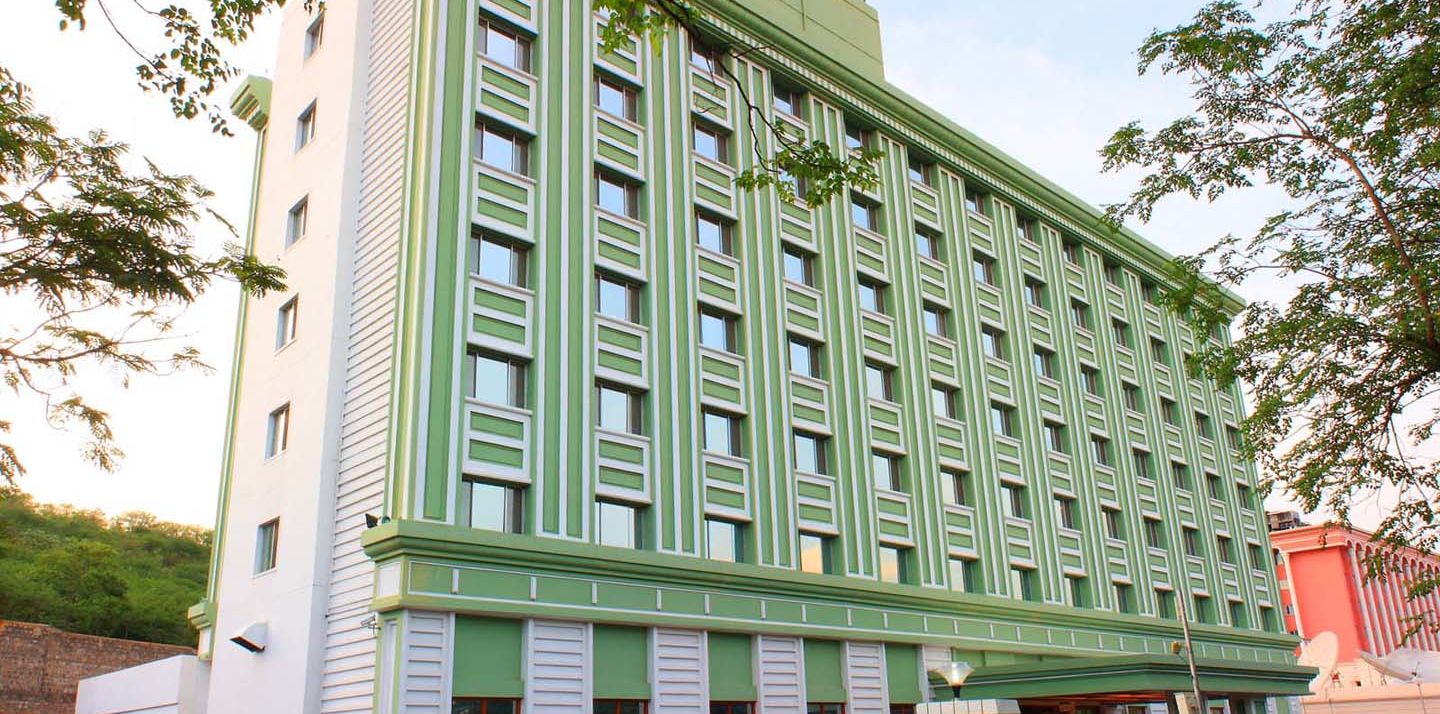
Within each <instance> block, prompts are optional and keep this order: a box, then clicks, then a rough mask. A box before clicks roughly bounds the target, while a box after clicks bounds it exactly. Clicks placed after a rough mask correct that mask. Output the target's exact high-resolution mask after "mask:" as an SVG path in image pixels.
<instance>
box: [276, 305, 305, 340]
mask: <svg viewBox="0 0 1440 714" xmlns="http://www.w3.org/2000/svg"><path fill="white" fill-rule="evenodd" d="M299 319H300V296H298V295H297V296H295V297H292V298H290V299H289V300H286V301H285V304H284V305H281V306H280V310H279V311H278V312H276V313H275V349H277V350H278V349H280V348H281V347H284V346H285V345H288V344H290V343H291V342H294V341H295V328H296V325H297V324H298V323H299Z"/></svg>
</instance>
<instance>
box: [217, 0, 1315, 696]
mask: <svg viewBox="0 0 1440 714" xmlns="http://www.w3.org/2000/svg"><path fill="white" fill-rule="evenodd" d="M695 5H696V9H697V11H698V13H699V15H698V22H699V24H700V26H701V27H702V28H703V32H702V33H701V34H700V35H699V36H695V37H692V36H688V34H687V33H686V32H684V31H681V30H678V29H677V30H672V31H671V32H669V33H668V34H666V35H665V36H664V37H663V38H662V39H661V40H660V41H659V42H658V44H657V45H656V47H655V48H654V50H653V51H652V48H651V47H650V44H649V43H648V42H645V43H639V42H637V43H636V44H635V45H634V46H633V47H632V48H630V50H629V51H621V52H618V53H613V54H604V55H602V54H601V53H599V52H598V51H597V28H598V27H599V26H600V24H601V23H603V22H604V21H605V20H604V19H603V18H602V17H600V16H597V15H596V14H595V13H594V12H593V11H592V9H591V6H590V2H589V1H588V0H359V1H357V2H354V3H337V2H333V1H332V2H330V3H328V5H327V7H326V9H325V11H324V12H325V14H324V16H322V17H319V18H315V17H312V16H308V15H306V14H305V12H304V11H303V9H301V8H298V7H296V8H291V9H289V10H287V18H286V21H285V25H284V30H283V33H282V50H281V59H280V62H279V64H278V66H277V69H276V73H277V79H276V81H275V82H274V84H273V85H271V84H270V83H268V82H264V81H260V80H252V81H251V82H250V83H248V84H247V85H246V87H244V88H243V89H242V91H241V92H240V94H238V95H237V97H236V101H235V108H236V112H237V114H239V115H240V116H241V117H242V118H244V119H245V120H247V121H248V122H249V123H250V124H251V125H252V126H254V127H255V128H256V129H257V130H258V132H259V135H260V147H261V150H260V153H261V158H260V160H259V162H258V168H257V183H256V208H255V221H254V228H253V231H252V232H253V248H254V250H255V252H256V253H257V254H259V255H260V256H261V257H263V258H266V259H269V260H274V261H276V262H278V263H279V264H280V265H281V266H283V267H285V268H286V269H287V270H289V271H290V276H291V285H290V291H289V292H287V293H286V294H284V295H271V296H266V297H263V298H254V299H250V300H247V302H246V304H245V305H244V307H243V312H242V318H241V324H240V332H239V335H240V341H241V345H242V346H241V349H240V358H241V359H240V361H239V362H238V364H239V367H238V368H237V372H236V381H235V398H234V407H233V411H232V418H231V433H230V438H229V453H228V456H227V461H226V476H225V479H226V480H225V485H224V488H223V495H222V507H221V517H220V523H219V530H218V533H219V538H220V540H219V543H218V545H217V548H216V560H215V570H214V574H213V578H212V586H211V591H210V595H209V598H208V599H207V600H206V601H205V602H202V603H201V604H200V605H197V606H196V607H195V608H194V610H193V611H192V619H193V620H194V621H195V623H196V624H197V626H198V627H200V628H201V633H202V638H201V639H202V641H201V653H202V656H203V658H204V659H206V660H207V661H209V662H210V667H212V668H213V669H212V672H211V674H210V681H209V693H210V694H209V706H210V708H211V709H212V710H216V711H220V710H223V711H230V710H232V709H233V710H236V711H238V710H240V709H242V708H243V709H245V710H247V711H251V710H254V707H255V706H257V705H258V706H259V707H260V709H261V710H273V711H302V710H303V711H307V712H310V711H315V712H319V711H324V712H331V711H362V710H371V709H373V710H375V711H379V712H442V711H453V712H455V713H456V714H461V713H462V712H463V713H466V714H470V713H478V714H514V713H515V712H519V711H524V712H526V713H527V714H529V713H532V712H533V713H534V714H589V713H590V712H594V713H595V714H602V713H603V714H633V713H637V712H644V711H647V710H653V711H654V712H656V714H672V713H674V714H680V713H681V712H685V713H696V714H699V713H702V712H704V711H706V709H707V708H708V709H709V711H710V712H712V714H751V713H752V712H759V713H760V714H806V712H808V713H809V714H841V713H842V712H843V713H845V714H882V713H884V712H887V711H888V712H890V713H892V714H901V713H906V712H911V711H912V710H913V709H914V708H915V707H917V706H919V707H921V709H922V710H923V709H924V708H925V707H933V706H937V705H936V704H934V703H935V702H945V704H944V707H947V709H946V711H949V710H950V709H949V708H951V707H954V708H956V710H959V709H960V708H966V707H968V709H967V710H969V711H981V710H982V709H983V710H984V711H1018V710H1019V709H1017V707H1018V708H1023V709H1024V711H1027V712H1028V711H1056V712H1060V711H1076V710H1077V709H1076V708H1077V707H1079V709H1078V711H1102V708H1104V707H1116V706H1121V705H1126V706H1130V705H1141V709H1142V710H1144V709H1145V707H1144V705H1145V704H1147V703H1152V704H1153V705H1154V706H1158V707H1159V710H1160V711H1163V710H1164V708H1165V704H1163V702H1165V701H1166V700H1167V698H1168V699H1169V701H1170V705H1171V706H1174V699H1173V697H1172V696H1171V695H1172V694H1173V693H1174V692H1177V691H1188V690H1189V689H1190V688H1191V680H1190V677H1189V673H1188V671H1187V669H1186V666H1185V659H1184V658H1183V657H1181V656H1177V655H1174V654H1172V646H1173V645H1174V643H1176V642H1179V641H1182V640H1183V636H1182V630H1181V626H1180V621H1179V619H1178V618H1177V614H1180V613H1185V614H1188V615H1189V616H1190V620H1191V621H1192V622H1193V625H1192V629H1193V634H1194V647H1193V649H1194V654H1195V655H1197V656H1198V662H1199V669H1198V674H1199V683H1200V686H1201V688H1202V689H1204V690H1205V691H1206V692H1207V693H1208V694H1209V695H1210V696H1211V697H1212V700H1211V701H1212V704H1213V705H1214V706H1215V707H1217V708H1219V709H1224V710H1228V711H1231V712H1239V711H1242V710H1243V711H1245V712H1260V711H1265V710H1266V709H1265V706H1266V697H1267V696H1268V695H1280V694H1289V693H1296V692H1301V691H1304V690H1305V682H1306V679H1307V678H1308V675H1307V670H1305V669H1303V668H1298V667H1296V666H1294V665H1293V658H1292V649H1293V648H1294V646H1295V644H1296V641H1295V640H1294V639H1293V638H1291V637H1289V636H1287V635H1285V634H1283V633H1282V631H1281V626H1280V619H1281V618H1280V617H1279V613H1277V611H1276V609H1275V608H1276V606H1277V603H1278V593H1277V590H1276V582H1275V577H1274V573H1273V567H1272V564H1271V562H1270V559H1269V557H1268V554H1269V552H1270V548H1269V545H1268V542H1267V540H1266V534H1265V528H1264V522H1263V517H1264V514H1263V512H1262V510H1261V507H1260V502H1259V499H1258V497H1257V494H1256V492H1255V490H1254V484H1255V479H1256V476H1255V471H1254V468H1253V466H1252V465H1251V464H1249V463H1246V462H1244V461H1242V460H1240V459H1239V458H1238V457H1237V456H1236V451H1235V448H1234V446H1235V445H1234V439H1235V434H1236V431H1235V425H1236V424H1237V423H1238V422H1239V420H1240V419H1241V418H1242V413H1241V410H1242V402H1241V396H1240V394H1239V392H1238V391H1236V390H1233V389H1217V388H1216V387H1215V386H1214V385H1212V384H1209V383H1206V382H1203V381H1199V380H1196V379H1190V378H1187V376H1186V375H1185V373H1184V370H1183V367H1182V362H1183V360H1184V358H1185V356H1186V355H1187V354H1189V353H1191V352H1193V351H1195V350H1197V349H1199V348H1200V347H1201V346H1202V345H1203V343H1204V342H1205V341H1207V340H1223V339H1226V336H1225V335H1224V334H1215V335H1197V334H1194V333H1193V332H1192V331H1191V330H1190V328H1189V327H1188V326H1187V325H1186V324H1185V323H1184V322H1183V321H1182V320H1179V319H1177V318H1176V317H1175V316H1174V315H1172V314H1170V313H1169V312H1167V311H1166V309H1164V308H1162V307H1160V306H1158V305H1157V304H1156V302H1155V295H1156V292H1157V290H1159V289H1160V287H1161V286H1162V284H1163V282H1164V281H1165V279H1166V278H1165V265H1166V260H1167V258H1166V256H1165V255H1164V254H1162V253H1161V252H1160V251H1159V250H1157V249H1156V248H1155V247H1153V246H1152V245H1150V244H1149V243H1147V242H1145V241H1144V240H1142V239H1141V238H1139V237H1137V236H1135V235H1133V234H1131V233H1130V232H1128V231H1123V230H1114V229H1111V228H1109V227H1107V225H1106V224H1105V223H1104V222H1103V221H1102V220H1101V216H1100V215H1099V214H1098V213H1097V212H1096V210H1095V209H1093V208H1091V207H1089V206H1087V205H1085V204H1084V203H1082V202H1081V201H1079V200H1078V199H1076V198H1075V197H1074V196H1072V195H1070V194H1069V193H1066V192H1065V191H1063V190H1062V189H1060V188H1058V187H1057V186H1055V185H1053V184H1051V183H1049V182H1048V181H1046V180H1045V179H1043V178H1041V177H1039V176H1037V175H1035V174H1034V173H1033V172H1031V171H1030V170H1028V169H1026V168H1025V167H1023V166H1021V165H1020V164H1019V163H1017V162H1016V161H1015V160H1013V159H1011V158H1010V157H1008V156H1006V155H1004V154H1003V153H1001V152H999V151H998V150H996V149H995V148H994V147H991V146H989V145H988V144H986V143H984V142H983V141H981V140H980V139H978V138H976V137H975V136H973V135H971V134H969V133H968V132H966V131H965V130H963V129H961V128H959V127H957V126H956V125H954V124H953V123H951V122H949V121H948V120H946V119H945V118H944V117H942V116H941V115H939V114H938V113H937V112H935V111H933V110H931V109H929V108H927V107H925V106H924V105H922V104H920V103H919V102H917V101H916V100H914V99H912V98H910V97H908V96H907V95H905V94H904V93H903V92H901V91H900V90H898V89H896V88H895V87H893V86H892V85H890V84H888V83H887V82H886V81H885V78H884V72H883V68H882V62H881V52H880V41H879V27H878V20H877V18H876V13H875V11H874V10H873V9H872V8H870V7H869V6H868V5H866V4H865V3H863V2H861V1H860V0H695ZM715 48H730V49H731V50H732V51H726V52H716V51H715ZM735 48H747V49H745V51H743V52H736V51H733V50H734V49H735ZM716 62H722V63H725V67H726V69H727V70H728V72H721V71H719V68H718V67H717V66H716V65H715V63H716ZM997 71H1003V68H998V69H997ZM727 74H733V75H734V77H736V78H738V84H737V83H736V82H733V81H731V80H730V79H729V78H728V77H727ZM747 99H748V100H749V101H750V102H753V104H754V105H755V107H756V108H757V111H758V112H759V115H758V116H750V115H749V105H748V104H747ZM766 121H768V122H774V123H777V124H779V125H784V126H788V127H792V128H793V130H794V131H795V132H796V133H797V134H803V135H804V136H805V137H807V138H808V139H818V140H823V141H825V142H828V143H829V144H830V145H831V146H834V147H836V149H837V150H840V151H843V150H844V148H845V147H847V146H848V147H858V146H863V147H866V148H869V149H873V150H875V151H877V152H878V153H879V155H880V156H881V158H880V159H879V162H878V170H879V176H880V181H879V185H878V187H876V188H875V189H874V190H853V191H848V192H846V193H845V195H844V196H843V197H841V198H838V199H835V200H832V201H830V202H828V203H826V204H824V205H818V206H806V205H801V204H797V203H794V202H787V201H783V200H781V199H780V198H779V197H778V196H777V194H776V193H775V192H774V191H773V190H770V189H766V190H756V191H746V190H739V189H737V188H736V186H735V177H736V176H737V173H738V172H740V171H743V170H745V169H746V168H748V167H751V166H753V165H754V162H755V161H756V157H757V156H770V155H772V154H773V152H774V151H775V150H776V147H775V146H774V136H773V133H772V132H770V131H769V130H767V129H766V128H765V127H764V126H763V124H764V123H765V122H766ZM752 127H758V129H757V130H754V131H752ZM1227 307H1228V308H1229V309H1232V310H1233V309H1236V308H1238V307H1239V304H1238V302H1236V303H1235V304H1231V305H1228V306H1227ZM367 517H368V519H369V520H370V521H371V523H370V524H369V525H368V527H367V523H366V521H367ZM217 635H218V637H217ZM232 636H234V637H235V641H236V643H237V644H240V645H241V646H240V647H237V646H234V645H232V644H230V643H228V642H225V641H224V640H225V639H226V638H231V637H232ZM951 662H965V663H967V664H968V665H970V666H971V667H973V668H974V673H973V674H972V675H971V676H970V679H969V680H968V681H967V682H966V683H965V685H964V686H963V687H961V688H960V689H958V690H952V689H951V688H950V687H949V686H940V687H939V688H936V687H935V686H933V685H935V684H937V683H938V681H939V680H936V679H935V678H934V677H933V676H932V673H933V672H935V671H936V670H943V669H944V668H945V666H946V665H948V664H949V663H951ZM957 693H958V696H959V697H960V698H961V699H962V700H965V701H966V702H971V703H972V704H964V705H963V707H962V705H957V704H951V703H949V702H950V700H951V699H953V698H954V697H955V696H956V695H957ZM267 707H268V708H267ZM1103 710H1104V711H1114V709H1103Z"/></svg>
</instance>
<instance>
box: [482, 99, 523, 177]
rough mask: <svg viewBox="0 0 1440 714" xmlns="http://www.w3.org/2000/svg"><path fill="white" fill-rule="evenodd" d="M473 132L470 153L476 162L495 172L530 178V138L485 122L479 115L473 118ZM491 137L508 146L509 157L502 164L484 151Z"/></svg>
mask: <svg viewBox="0 0 1440 714" xmlns="http://www.w3.org/2000/svg"><path fill="white" fill-rule="evenodd" d="M474 131H475V134H474V137H473V138H472V141H471V152H472V154H473V155H474V158H475V160H476V161H479V162H480V163H482V164H484V165H485V166H486V167H488V168H490V169H493V170H495V171H502V172H504V173H507V174H511V175H513V176H524V177H527V178H529V177H530V137H528V136H525V135H524V134H521V133H520V132H517V131H515V130H513V129H511V128H509V127H506V126H500V125H499V124H498V123H496V122H491V121H486V120H485V119H484V117H482V116H480V115H479V114H476V116H475V129H474ZM492 137H493V138H494V139H495V140H496V141H503V142H505V143H506V144H507V145H508V146H507V153H508V154H509V156H508V157H507V158H506V159H505V162H504V163H501V162H500V159H499V157H496V156H491V155H490V154H491V152H490V151H488V150H487V149H486V147H487V146H489V144H490V140H491V138H492Z"/></svg>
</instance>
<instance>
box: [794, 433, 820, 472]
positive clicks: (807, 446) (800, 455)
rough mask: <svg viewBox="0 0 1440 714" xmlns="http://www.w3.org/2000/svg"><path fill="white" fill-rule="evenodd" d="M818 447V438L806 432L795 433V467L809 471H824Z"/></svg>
mask: <svg viewBox="0 0 1440 714" xmlns="http://www.w3.org/2000/svg"><path fill="white" fill-rule="evenodd" d="M820 449H821V445H820V440H819V439H817V438H815V437H813V436H809V435H806V434H796V435H795V469H796V470H798V471H806V472H809V473H817V474H818V473H825V469H824V463H822V461H821V459H822V458H823V457H822V456H821V451H820Z"/></svg>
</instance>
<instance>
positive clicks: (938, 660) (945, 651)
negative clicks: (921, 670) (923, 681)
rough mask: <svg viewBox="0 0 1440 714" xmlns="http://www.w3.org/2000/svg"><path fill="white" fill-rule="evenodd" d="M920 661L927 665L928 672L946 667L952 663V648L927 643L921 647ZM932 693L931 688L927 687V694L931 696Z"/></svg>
mask: <svg viewBox="0 0 1440 714" xmlns="http://www.w3.org/2000/svg"><path fill="white" fill-rule="evenodd" d="M920 661H921V663H922V664H924V665H925V671H926V672H929V671H932V670H936V669H939V668H941V667H944V666H945V665H947V664H949V663H950V648H949V647H937V646H935V645H925V646H924V647H922V648H920ZM930 695H931V690H930V688H929V687H925V696H926V697H929V696H930Z"/></svg>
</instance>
